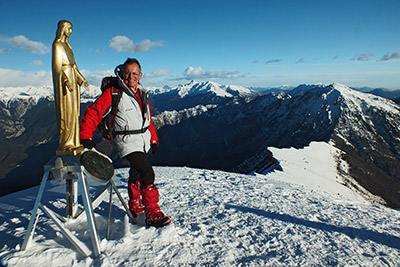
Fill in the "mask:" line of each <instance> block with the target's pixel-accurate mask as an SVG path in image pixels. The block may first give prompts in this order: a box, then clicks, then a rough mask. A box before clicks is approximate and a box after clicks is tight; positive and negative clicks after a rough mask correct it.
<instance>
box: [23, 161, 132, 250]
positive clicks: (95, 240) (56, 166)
mask: <svg viewBox="0 0 400 267" xmlns="http://www.w3.org/2000/svg"><path fill="white" fill-rule="evenodd" d="M60 158H61V160H62V161H61V162H62V165H60V163H59V161H60ZM57 161H58V162H57ZM49 179H56V180H59V181H60V182H63V181H64V180H65V181H66V189H67V194H66V198H67V218H72V219H76V218H78V217H80V216H81V215H82V214H83V213H85V214H86V219H87V222H88V226H89V232H90V237H91V240H92V248H93V254H94V256H95V257H97V256H98V255H100V253H101V251H100V245H99V235H98V233H97V228H96V222H95V218H94V213H93V209H94V207H97V206H98V205H99V204H100V203H101V202H102V198H100V196H102V195H103V194H104V193H105V192H106V190H107V189H110V200H109V212H108V220H107V239H108V238H109V232H110V221H111V204H112V193H113V191H114V192H116V193H117V196H118V198H119V200H120V201H121V203H122V204H123V206H124V208H125V210H126V212H127V214H128V216H129V218H130V219H131V220H132V221H133V220H134V218H133V216H132V214H131V212H130V211H129V208H128V206H127V205H126V202H125V201H124V199H123V198H122V196H121V194H120V193H119V191H118V189H117V188H116V186H115V184H114V182H113V181H112V179H110V180H109V181H108V183H107V184H106V185H105V186H104V188H103V189H102V190H101V191H100V192H99V193H98V194H97V195H96V196H95V198H94V199H93V201H92V199H91V198H90V197H89V191H88V187H87V181H86V176H85V175H84V167H83V166H81V165H80V163H79V161H78V159H77V158H76V157H74V156H57V157H53V158H52V159H51V160H50V161H49V162H48V163H47V164H46V165H45V166H44V175H43V179H42V182H41V184H40V188H39V192H38V195H37V197H36V201H35V205H34V207H33V210H32V215H31V218H30V221H29V225H28V228H27V230H26V233H25V237H24V243H23V244H22V250H25V249H26V248H27V246H28V243H29V241H30V240H31V239H32V237H33V234H34V232H35V227H36V223H37V220H38V217H39V213H38V209H40V210H41V211H43V212H44V213H45V214H46V215H47V216H48V217H49V218H50V219H51V220H53V222H54V223H55V224H56V225H57V226H58V228H59V229H60V231H61V232H62V233H63V234H64V236H65V237H66V238H67V239H68V240H69V241H70V242H71V243H72V244H73V245H74V246H75V248H76V249H77V250H78V251H79V252H80V253H82V254H83V255H84V256H85V257H87V256H89V255H91V250H90V249H89V248H88V247H87V246H86V245H85V244H84V243H83V242H82V241H80V240H79V239H78V238H77V237H76V236H75V235H74V234H73V233H72V232H71V231H69V230H68V229H67V228H66V227H65V225H64V222H65V221H66V219H65V218H64V217H63V216H61V215H59V214H57V213H55V212H53V211H52V210H50V209H49V208H47V207H46V206H45V205H43V204H41V199H42V196H43V194H44V192H45V187H46V183H47V181H48V180H49ZM78 191H79V193H80V194H81V196H82V201H83V205H84V209H82V210H80V211H79V212H77V207H78V205H77V195H78V194H77V193H78Z"/></svg>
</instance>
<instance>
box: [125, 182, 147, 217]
mask: <svg viewBox="0 0 400 267" xmlns="http://www.w3.org/2000/svg"><path fill="white" fill-rule="evenodd" d="M128 194H129V210H130V211H131V213H132V215H133V217H136V216H138V215H139V214H140V213H142V212H144V206H143V204H142V199H141V193H140V182H139V181H136V183H135V184H132V183H129V182H128Z"/></svg>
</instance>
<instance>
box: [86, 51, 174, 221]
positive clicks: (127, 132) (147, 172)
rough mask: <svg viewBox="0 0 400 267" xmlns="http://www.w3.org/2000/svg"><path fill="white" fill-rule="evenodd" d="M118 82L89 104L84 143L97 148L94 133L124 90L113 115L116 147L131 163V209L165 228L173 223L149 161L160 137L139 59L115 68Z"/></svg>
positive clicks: (131, 59)
mask: <svg viewBox="0 0 400 267" xmlns="http://www.w3.org/2000/svg"><path fill="white" fill-rule="evenodd" d="M115 74H116V75H117V79H118V84H116V85H112V86H110V87H109V88H107V89H105V90H104V91H103V93H102V94H101V95H100V96H99V97H98V98H97V100H96V101H95V103H93V104H92V105H90V106H89V107H87V110H86V113H85V115H84V116H83V117H82V123H81V125H80V139H81V144H82V145H83V146H84V147H85V148H89V149H91V148H93V147H94V146H95V145H96V144H95V143H94V142H93V140H92V138H93V132H94V131H95V130H96V128H97V125H98V124H99V123H100V121H101V120H102V118H103V115H104V114H106V112H107V111H108V110H109V109H110V108H111V104H112V94H113V93H114V94H115V92H116V89H117V90H121V91H122V95H121V97H120V100H119V102H118V107H117V109H116V111H115V114H114V116H113V118H112V121H113V122H112V133H113V144H114V148H115V149H116V151H117V152H118V154H119V156H120V157H121V158H122V157H125V158H126V159H127V160H128V161H129V163H130V170H129V181H128V194H129V209H130V211H131V212H132V214H133V216H134V217H136V216H137V215H138V214H140V213H142V212H145V213H146V224H147V225H148V226H155V227H162V226H164V225H166V224H168V223H170V222H171V220H170V219H169V218H168V217H167V216H165V215H164V213H163V212H162V211H161V210H160V207H159V206H158V201H159V192H158V189H157V187H156V186H155V185H154V179H155V174H154V171H153V168H152V166H151V165H150V164H149V162H148V153H149V150H150V149H151V150H152V153H153V154H154V153H155V152H156V151H157V143H158V138H157V134H156V130H155V128H154V125H153V121H152V119H151V111H150V103H149V101H148V94H147V92H146V91H144V90H143V88H142V86H141V84H140V79H141V78H142V68H141V65H140V63H139V61H138V60H137V59H135V58H128V59H127V60H126V61H125V63H124V64H123V65H120V66H118V67H117V68H116V69H115Z"/></svg>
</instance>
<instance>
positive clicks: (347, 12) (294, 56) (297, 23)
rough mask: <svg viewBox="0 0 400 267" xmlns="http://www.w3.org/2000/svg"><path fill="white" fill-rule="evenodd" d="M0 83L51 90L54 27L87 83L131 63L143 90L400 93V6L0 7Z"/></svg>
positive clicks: (380, 1) (384, 2) (151, 1)
mask: <svg viewBox="0 0 400 267" xmlns="http://www.w3.org/2000/svg"><path fill="white" fill-rule="evenodd" d="M0 9H1V10H2V16H0V86H24V85H45V84H51V45H52V42H53V41H54V38H55V33H56V29H57V23H58V21H59V20H62V19H66V20H69V21H71V22H72V24H73V32H72V35H71V36H70V44H71V46H72V49H73V51H74V54H75V60H76V62H77V65H78V67H79V69H80V70H81V71H82V73H83V74H84V76H85V77H86V78H87V80H88V81H89V83H90V84H92V85H96V86H97V85H99V84H100V80H101V77H103V76H105V75H109V74H112V72H113V70H114V68H115V66H116V65H118V64H120V63H123V62H124V61H125V59H126V58H128V57H136V58H138V59H139V60H140V61H141V63H142V67H143V73H144V77H143V80H142V83H143V84H144V86H163V85H170V86H175V85H177V84H180V83H181V84H184V83H187V82H189V81H190V80H196V81H204V80H211V81H215V82H218V83H220V84H237V85H243V86H248V87H274V86H281V85H284V84H288V85H293V86H296V85H299V84H302V83H317V82H321V83H333V82H337V83H342V84H345V85H348V86H352V87H361V86H369V87H386V88H389V89H400V1H399V0H376V1H370V0H363V1H349V0H346V1H334V0H332V1H323V0H320V1H310V0H304V1H300V0H298V1H287V0H281V1H279V0H275V1H270V0H264V1H251V0H249V1H234V0H229V1H218V0H214V1H207V0H205V1H188V0H186V1H174V0H170V1H157V0H148V1H143V0H142V1H136V0H130V1H128V0H120V1H102V0H98V1H92V0H90V1H74V0H70V1H57V0H51V1H47V0H44V1H25V0H22V1H14V0H11V1H10V0H2V1H1V2H0Z"/></svg>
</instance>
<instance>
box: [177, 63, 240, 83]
mask: <svg viewBox="0 0 400 267" xmlns="http://www.w3.org/2000/svg"><path fill="white" fill-rule="evenodd" d="M183 76H184V77H185V78H186V79H189V80H191V79H198V78H221V79H231V78H237V77H239V76H240V75H239V72H237V71H234V72H226V71H216V70H204V69H203V68H202V67H192V66H190V67H188V68H187V69H186V70H185V71H184V72H183Z"/></svg>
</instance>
